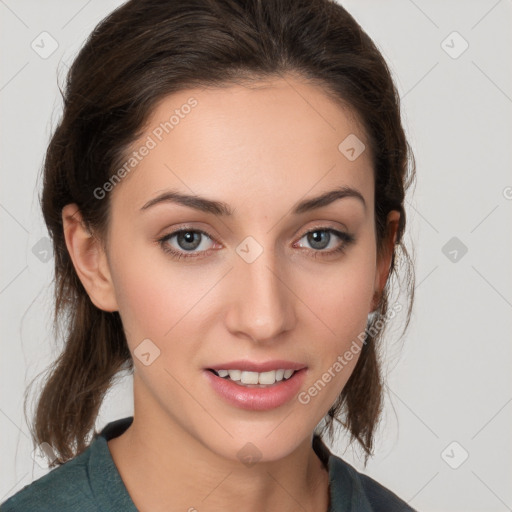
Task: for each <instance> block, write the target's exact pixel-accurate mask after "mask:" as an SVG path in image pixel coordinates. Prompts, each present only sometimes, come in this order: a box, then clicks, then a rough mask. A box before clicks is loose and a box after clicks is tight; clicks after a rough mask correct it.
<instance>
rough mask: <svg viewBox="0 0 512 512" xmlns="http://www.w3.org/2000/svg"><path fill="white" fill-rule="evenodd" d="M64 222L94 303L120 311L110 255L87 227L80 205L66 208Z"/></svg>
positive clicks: (70, 247) (78, 270) (79, 271)
mask: <svg viewBox="0 0 512 512" xmlns="http://www.w3.org/2000/svg"><path fill="white" fill-rule="evenodd" d="M62 225H63V229H64V238H65V240H66V246H67V249H68V252H69V255H70V257H71V260H72V262H73V266H74V267H75V271H76V273H77V275H78V277H79V279H80V281H81V283H82V285H83V286H84V288H85V290H86V291H87V294H88V295H89V298H90V299H91V302H92V303H93V304H94V305H95V306H96V307H97V308H99V309H101V310H103V311H118V306H117V301H116V297H115V289H114V285H113V282H112V277H111V274H110V269H109V266H108V260H107V255H106V254H105V251H104V249H103V247H102V245H101V243H100V241H99V240H98V239H97V238H96V237H95V236H94V235H93V234H91V233H90V232H89V230H88V229H87V227H86V226H85V224H84V222H83V221H82V215H81V213H80V210H79V208H78V206H77V205H76V204H74V203H73V204H68V205H66V206H65V207H64V208H63V209H62Z"/></svg>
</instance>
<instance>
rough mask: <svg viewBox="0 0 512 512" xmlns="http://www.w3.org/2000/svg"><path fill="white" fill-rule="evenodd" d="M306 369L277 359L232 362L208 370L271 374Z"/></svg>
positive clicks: (303, 365)
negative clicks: (278, 371) (279, 371)
mask: <svg viewBox="0 0 512 512" xmlns="http://www.w3.org/2000/svg"><path fill="white" fill-rule="evenodd" d="M302 368H306V365H305V364H303V363H296V362H293V361H285V360H283V359H276V360H273V361H265V362H256V361H246V360H242V361H230V362H228V363H220V364H215V365H213V366H209V367H208V368H207V370H243V371H246V372H258V373H263V372H270V371H272V370H280V369H283V370H302Z"/></svg>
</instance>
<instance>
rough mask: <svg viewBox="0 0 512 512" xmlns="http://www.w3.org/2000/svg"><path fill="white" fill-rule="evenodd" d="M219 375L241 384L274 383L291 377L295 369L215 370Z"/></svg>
mask: <svg viewBox="0 0 512 512" xmlns="http://www.w3.org/2000/svg"><path fill="white" fill-rule="evenodd" d="M215 371H216V373H217V374H218V376H219V377H223V378H226V377H228V376H229V378H230V379H231V380H233V381H235V382H238V383H239V384H251V385H255V384H263V385H272V384H275V383H276V382H280V381H282V380H286V379H289V378H290V377H291V376H292V375H293V374H294V373H295V370H284V369H280V370H271V371H269V372H261V373H258V372H249V371H245V370H243V371H242V370H215Z"/></svg>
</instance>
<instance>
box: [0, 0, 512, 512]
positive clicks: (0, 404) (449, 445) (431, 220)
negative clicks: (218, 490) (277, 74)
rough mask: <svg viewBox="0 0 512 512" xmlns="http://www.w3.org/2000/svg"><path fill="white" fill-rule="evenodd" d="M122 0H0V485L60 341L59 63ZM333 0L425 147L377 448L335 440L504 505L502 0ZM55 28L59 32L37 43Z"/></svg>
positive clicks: (125, 402) (126, 393) (506, 57)
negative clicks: (55, 315) (49, 189)
mask: <svg viewBox="0 0 512 512" xmlns="http://www.w3.org/2000/svg"><path fill="white" fill-rule="evenodd" d="M120 3H121V2H118V1H113V0H111V1H101V2H100V1H99V0H89V1H84V0H80V1H75V0H73V1H70V0H68V1H66V2H56V1H54V0H52V1H49V0H46V1H28V0H24V1H17V2H15V1H14V0H0V42H1V48H2V58H1V63H0V68H1V74H0V111H1V114H0V115H1V119H2V123H1V128H2V132H1V137H0V144H1V156H2V158H1V180H2V186H1V188H0V226H1V240H2V251H1V255H2V261H1V275H0V311H1V316H2V329H1V336H2V338H1V350H0V354H1V359H0V390H1V391H0V392H1V399H0V432H1V435H0V461H1V468H0V502H1V501H4V499H6V498H7V497H8V496H10V495H12V494H13V493H14V492H16V491H17V490H19V489H21V488H22V487H23V486H25V485H27V484H28V483H30V482H31V481H32V480H34V479H35V478H39V477H40V476H42V475H43V474H45V473H46V472H47V469H45V468H44V467H40V466H39V462H37V461H38V459H37V457H36V458H35V459H33V458H32V456H31V454H32V451H33V447H32V444H31V441H30V438H29V435H28V430H27V426H26V424H25V421H24V417H23V412H22V403H23V396H24V391H25V388H26V385H27V384H28V382H29V381H30V380H31V379H32V378H33V377H35V376H36V375H37V374H38V373H39V372H40V371H42V370H43V369H44V367H45V365H46V364H48V363H49V362H50V361H51V360H53V359H54V357H55V355H56V353H57V350H58V348H59V345H58V341H59V340H54V339H53V335H52V331H51V314H52V286H51V277H52V265H53V259H52V255H51V251H50V252H48V250H47V249H48V246H47V242H48V241H47V240H45V239H46V237H47V231H46V228H45V227H44V224H43V221H42V217H41V214H40V212H39V206H38V200H37V194H38V190H39V188H40V182H39V179H38V175H39V171H40V167H41V164H42V159H43V156H44V151H45V148H46V145H47V143H48V140H49V136H50V133H51V131H52V128H53V127H54V126H55V123H56V120H57V119H58V117H59V115H60V111H61V110H60V109H61V104H60V95H59V91H58V88H57V77H59V80H60V83H63V80H64V74H65V72H66V71H67V65H68V64H69V63H70V62H71V61H72V58H73V56H74V55H75V54H76V51H77V50H78V48H79V47H80V46H81V45H82V43H83V41H84V40H85V37H86V36H87V35H88V34H89V33H90V32H91V31H92V29H93V28H94V26H95V25H96V23H97V22H98V21H100V19H102V18H103V17H104V16H105V15H106V14H108V13H109V12H110V11H111V10H112V9H114V8H115V7H117V6H118V5H120ZM343 5H344V6H345V7H346V8H347V10H348V11H349V12H351V14H352V15H353V16H354V17H355V18H356V19H357V20H358V21H359V23H360V24H361V25H362V26H363V28H364V29H365V30H366V31H367V32H368V33H369V35H370V36H371V37H372V38H373V40H374V41H375V42H376V43H377V45H378V46H379V48H380V49H381V51H382V52H383V54H384V56H385V58H386V59H387V60H388V62H389V64H390V67H391V69H392V71H393V73H394V75H395V80H396V82H397V85H398V88H399V91H400V95H401V98H402V107H403V120H404V124H405V127H406V130H407V133H408V136H409V139H410V142H411V144H412V146H413V149H414V152H415V156H416V159H417V173H418V177H417V186H416V189H415V190H414V191H412V192H413V195H411V196H409V198H408V201H407V212H408V222H409V233H408V236H407V237H406V242H407V243H408V244H409V246H410V245H411V244H412V245H414V251H413V254H414V257H415V260H416V275H417V282H416V302H415V309H414V313H413V318H412V322H411V325H410V327H409V330H408V332H407V334H406V336H404V338H402V339H401V340H398V341H397V339H398V335H399V333H400V319H399V320H398V322H397V323H396V324H395V326H394V328H392V329H390V330H389V331H388V333H387V341H386V345H385V354H386V357H387V360H388V365H387V367H386V373H387V379H388V381H387V382H388V393H387V402H386V408H385V413H384V417H383V422H382V424H381V427H380V430H379V437H378V440H377V444H376V452H377V455H376V456H375V458H374V459H373V460H371V461H370V462H369V464H368V466H367V468H366V469H363V466H362V461H361V457H360V453H359V452H358V451H354V450H353V449H347V450H345V446H346V439H344V438H343V437H340V438H339V441H338V442H337V443H335V445H334V446H331V448H332V449H333V451H335V452H336V453H337V454H338V455H340V456H342V457H344V458H345V459H346V460H347V461H348V462H350V463H351V464H353V465H354V466H355V467H356V468H358V469H359V470H362V471H363V472H365V473H367V474H369V475H371V476H372V477H373V478H375V479H376V480H378V481H379V482H381V483H382V484H383V485H385V486H387V487H389V488H390V489H392V490H394V491H395V492H396V493H397V494H398V495H400V496H401V497H402V498H404V499H405V500H407V501H408V502H409V503H410V504H411V505H412V506H413V507H415V508H417V509H418V510H422V511H443V512H448V511H450V512H451V511H464V512H469V511H486V512H489V511H505V510H512V485H511V482H512V457H511V454H512V449H511V448H512V436H511V435H510V434H511V425H512V403H511V402H512V386H511V376H510V374H511V372H510V368H511V360H512V358H511V352H512V344H511V343H510V342H511V331H512V316H511V309H512V287H511V281H512V280H511V274H512V271H511V265H510V262H511V261H512V258H511V252H512V251H511V248H512V230H511V229H510V218H511V210H512V175H511V172H510V169H511V160H512V158H511V150H510V146H511V144H512V116H511V113H512V99H511V98H512V72H511V68H510V61H511V53H512V30H511V28H512V16H511V15H512V4H511V1H510V0H499V1H496V0H479V1H464V2H463V1H429V2H427V1H426V0H415V1H412V0H393V1H391V0H387V1H385V2H384V1H382V0H380V1H378V0H374V1H370V0H365V1H361V0H350V1H346V2H343ZM454 31H456V32H458V33H459V34H460V36H459V35H457V34H453V32H454ZM42 32H48V33H49V34H50V36H47V35H42V36H41V35H40V34H41V33H42ZM41 39H43V42H41ZM52 39H53V40H55V41H56V44H58V47H57V48H56V50H55V51H54V52H53V53H52V54H51V55H49V56H47V55H44V52H50V51H51V50H52V46H51V45H52V44H55V43H52ZM33 41H34V43H33ZM443 41H444V42H443ZM32 44H33V45H34V46H35V45H39V46H35V48H37V51H36V50H35V49H33V48H32V47H31V45H32ZM466 44H467V45H469V46H468V48H467V49H466V50H465V51H464V52H462V50H464V48H465V46H466ZM41 53H43V55H41ZM43 57H44V58H43ZM447 244H448V245H447ZM464 246H465V247H466V248H467V252H466V253H464ZM454 250H455V251H456V253H455V252H453V251H454ZM130 386H131V381H130V379H129V378H125V379H123V380H121V381H120V383H119V385H117V386H116V387H114V388H113V389H112V391H111V392H110V393H109V395H108V397H107V400H106V401H105V403H104V405H103V407H102V409H101V411H100V416H99V418H98V422H97V428H102V426H103V425H105V424H106V423H107V422H108V421H112V420H114V419H117V418H120V417H124V416H127V415H131V414H132V399H131V387H130ZM36 389H37V387H36ZM454 443H455V444H454ZM466 457H467V458H466Z"/></svg>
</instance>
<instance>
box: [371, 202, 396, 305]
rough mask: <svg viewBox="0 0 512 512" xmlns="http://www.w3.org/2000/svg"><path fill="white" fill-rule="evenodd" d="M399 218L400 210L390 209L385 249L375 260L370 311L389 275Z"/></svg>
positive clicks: (378, 300) (377, 302) (377, 301)
mask: <svg viewBox="0 0 512 512" xmlns="http://www.w3.org/2000/svg"><path fill="white" fill-rule="evenodd" d="M399 220H400V212H398V211H396V210H392V211H390V212H389V213H388V216H387V220H386V223H387V235H386V240H385V241H384V244H385V249H384V253H383V254H382V255H381V256H380V258H379V259H378V261H377V272H376V275H375V283H374V290H375V293H374V295H373V299H372V311H375V310H376V309H377V308H378V306H379V302H380V299H381V295H382V292H383V290H384V286H386V281H387V280H388V277H389V270H390V267H391V260H392V258H393V251H394V246H395V242H396V236H397V230H398V222H399Z"/></svg>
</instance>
